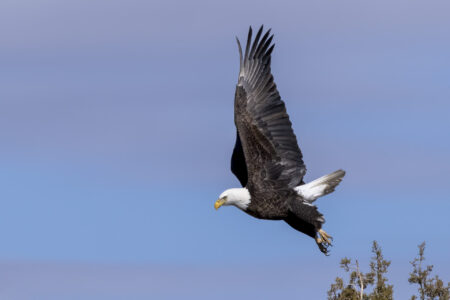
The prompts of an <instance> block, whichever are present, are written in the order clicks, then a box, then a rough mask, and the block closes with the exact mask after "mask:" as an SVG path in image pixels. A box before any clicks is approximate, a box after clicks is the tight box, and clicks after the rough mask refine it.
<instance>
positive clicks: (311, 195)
mask: <svg viewBox="0 0 450 300" xmlns="http://www.w3.org/2000/svg"><path fill="white" fill-rule="evenodd" d="M344 175H345V171H344V170H337V171H335V172H333V173H331V174H328V175H325V176H322V177H320V178H317V179H316V180H313V181H311V182H308V183H305V184H303V185H299V186H297V187H295V188H294V189H295V191H296V192H297V193H298V194H299V195H300V196H301V197H302V198H303V199H305V200H306V201H309V202H314V201H315V200H316V199H317V198H319V197H322V196H325V195H327V194H329V193H332V192H333V191H334V189H335V188H336V186H337V185H338V184H339V182H341V181H342V178H343V177H344Z"/></svg>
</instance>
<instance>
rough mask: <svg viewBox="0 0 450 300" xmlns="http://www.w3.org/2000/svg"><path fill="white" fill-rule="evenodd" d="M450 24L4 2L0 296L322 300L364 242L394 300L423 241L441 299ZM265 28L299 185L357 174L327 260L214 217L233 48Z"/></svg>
mask: <svg viewBox="0 0 450 300" xmlns="http://www.w3.org/2000/svg"><path fill="white" fill-rule="evenodd" d="M449 9H450V3H449V2H448V1H432V2H430V1H409V0H408V1H406V0H404V1H394V2H393V1H387V0H384V1H377V2H367V1H356V0H348V1H339V2H337V1H321V2H312V1H276V2H275V1H272V2H260V1H244V2H243V1H226V2H225V1H223V2H213V1H201V0H198V1H190V2H181V1H178V2H177V1H118V0H114V1H106V0H99V1H72V0H69V1H64V2H61V1H51V0H47V1H45V0H39V1H25V0H24V1H2V2H1V3H0V36H1V38H0V39H1V47H0V66H1V68H0V165H1V168H0V205H1V209H0V237H1V239H2V246H1V247H0V264H1V265H2V266H3V267H2V268H0V269H1V270H2V271H0V278H1V280H0V295H2V293H4V295H6V296H8V297H10V298H14V299H31V298H30V297H31V296H30V295H37V297H41V298H42V299H80V297H82V298H83V299H116V298H117V299H129V298H127V296H129V295H132V296H133V299H148V298H149V297H151V296H155V295H156V296H158V297H159V298H167V299H173V298H178V297H180V295H183V296H184V297H186V298H195V299H199V298H201V296H203V297H204V299H211V297H216V298H221V297H222V298H223V299H225V298H227V297H231V296H232V297H233V298H242V299H245V298H247V297H248V295H251V294H252V293H254V292H255V290H256V289H260V290H259V291H258V293H257V294H258V295H260V297H262V298H264V297H266V298H271V297H273V296H274V295H278V294H279V293H280V291H281V290H282V295H284V296H297V295H298V297H299V299H304V298H303V297H305V298H306V297H309V299H323V298H325V293H326V290H327V288H328V286H329V284H330V283H331V281H332V280H333V278H334V277H335V276H336V275H337V274H338V263H339V260H340V258H341V257H343V256H349V257H357V258H360V260H363V261H364V260H366V259H367V258H368V256H369V255H370V252H369V249H370V246H371V241H372V240H378V241H379V243H380V244H381V245H382V247H383V249H384V251H385V255H386V257H387V258H389V259H392V261H393V265H392V271H391V279H392V281H393V282H394V283H395V285H396V287H397V288H396V292H395V293H396V296H398V297H399V299H400V298H403V299H404V298H406V297H407V296H408V295H409V291H410V288H409V286H408V283H407V282H406V278H407V273H408V272H409V265H408V261H409V260H411V259H412V258H413V257H414V255H415V253H416V245H417V244H419V243H421V242H422V241H426V242H427V245H428V247H427V250H426V251H427V258H428V262H429V263H430V264H435V265H436V270H437V272H438V273H439V274H440V275H442V277H444V279H446V280H447V281H448V280H449V279H450V258H449V256H448V253H450V239H449V235H448V228H450V221H449V218H448V212H449V210H450V202H449V200H450V199H449V192H450V187H449V184H448V181H449V175H448V174H450V157H449V153H450V134H449V130H448V128H450V119H449V117H448V114H449V111H450V102H449V99H450V38H449V37H450V19H449V18H448V11H449ZM260 24H265V25H266V26H267V27H268V28H269V27H270V28H272V31H273V33H274V34H275V39H274V40H275V43H276V47H275V50H274V54H273V60H272V63H273V72H274V75H275V81H276V83H277V85H278V88H279V90H280V93H281V96H282V98H283V99H284V100H285V101H286V104H287V109H288V112H289V114H290V116H291V120H292V122H293V126H294V130H295V132H296V134H297V136H298V140H299V144H300V147H301V149H302V151H303V154H304V159H305V161H306V165H307V167H308V173H307V175H306V180H312V179H314V178H316V177H318V176H321V175H323V174H325V173H329V172H331V171H334V170H336V169H338V168H343V169H345V170H346V171H347V175H346V177H345V179H344V181H343V182H342V184H341V186H339V188H338V189H337V191H336V192H335V193H334V194H332V195H330V196H327V197H326V198H323V199H321V200H319V201H318V206H319V208H320V210H321V211H322V212H323V213H324V214H325V217H326V220H327V223H326V224H325V229H326V230H327V231H328V232H330V233H331V234H332V235H333V236H334V237H335V246H334V247H333V249H332V252H331V256H330V257H324V256H323V255H322V254H321V253H320V252H319V251H318V250H317V247H316V246H315V243H314V242H313V240H312V239H310V238H308V237H306V236H304V235H301V234H300V233H298V232H296V231H294V230H291V229H290V228H289V227H288V226H287V225H286V224H283V223H281V222H269V221H261V220H256V219H253V218H251V217H249V216H247V215H245V214H243V213H242V212H240V211H238V210H237V209H234V208H224V209H221V210H219V211H218V212H216V211H214V209H213V203H214V201H215V200H216V198H217V196H218V195H219V194H220V193H221V192H222V191H223V190H224V189H226V188H229V187H233V186H237V185H238V181H237V180H236V179H235V178H234V177H233V175H232V174H231V172H230V171H229V160H230V155H231V151H232V148H233V143H234V134H235V128H234V124H233V96H234V86H235V82H236V79H237V71H238V64H239V62H238V52H237V46H236V43H235V40H234V37H235V36H236V35H237V36H239V37H240V38H241V40H245V37H246V34H247V30H248V26H249V25H253V26H254V27H258V26H259V25H260ZM379 220H382V222H379ZM375 221H378V223H376V224H375V223H374V222H375ZM111 268H112V269H114V270H116V271H111ZM115 268H116V269H115ZM93 270H95V271H93ZM11 274H15V275H14V276H13V275H11ZM87 274H91V275H89V276H91V278H92V280H89V281H83V280H82V279H80V278H85V276H88V275H87ZM92 274H95V275H92ZM111 274H113V275H111ZM114 274H116V275H114ZM109 275H111V276H109ZM296 276H298V277H296ZM187 277H188V278H190V280H192V283H190V282H189V281H186V278H187ZM72 278H78V279H80V280H81V281H80V282H79V284H78V279H75V280H72ZM130 278H136V281H132V280H130ZM154 278H158V280H159V281H158V280H156V283H155V279H154ZM296 278H298V280H297V279H296ZM37 279H39V280H40V281H41V284H36V280H37ZM56 280H58V281H59V284H57V285H58V286H59V287H58V289H56V288H55V287H54V285H52V283H53V282H55V281H56ZM2 282H3V283H2ZM5 282H8V284H5ZM33 282H34V283H33ZM149 282H152V283H151V284H150V283H149ZM214 285H216V286H214ZM23 286H25V287H26V288H25V289H22V287H23ZM19 287H20V288H19ZM213 287H214V288H213ZM19 290H21V291H22V292H19ZM27 291H28V292H29V293H28V294H27ZM216 293H217V294H216ZM114 297H116V298H114ZM33 299H34V298H33ZM227 299H228V298H227Z"/></svg>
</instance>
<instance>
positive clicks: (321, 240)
mask: <svg viewBox="0 0 450 300" xmlns="http://www.w3.org/2000/svg"><path fill="white" fill-rule="evenodd" d="M332 240H333V238H332V237H331V235H329V234H328V233H326V232H325V231H324V230H323V229H319V231H317V233H316V243H317V246H319V249H320V251H322V252H323V253H325V254H327V253H328V247H330V246H331V241H332Z"/></svg>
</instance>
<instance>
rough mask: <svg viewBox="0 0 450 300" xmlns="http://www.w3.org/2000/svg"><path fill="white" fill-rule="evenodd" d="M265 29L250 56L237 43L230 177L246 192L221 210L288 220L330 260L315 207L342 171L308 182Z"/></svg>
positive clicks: (250, 46)
mask: <svg viewBox="0 0 450 300" xmlns="http://www.w3.org/2000/svg"><path fill="white" fill-rule="evenodd" d="M262 32H263V26H261V28H260V29H259V31H258V33H257V34H256V36H255V39H254V40H253V43H252V28H251V27H250V29H249V33H248V38H247V44H246V47H245V53H244V54H243V53H242V47H241V44H240V42H239V39H238V38H236V40H237V44H238V48H239V56H240V69H239V78H238V83H237V86H236V92H235V99H234V122H235V125H236V129H237V134H236V143H235V146H234V150H233V154H232V156H231V171H232V172H233V173H234V175H235V176H236V177H237V178H238V180H239V181H240V183H241V185H242V188H232V189H228V190H226V191H224V192H223V193H222V194H221V195H220V197H219V199H218V200H217V201H216V202H215V204H214V207H215V208H216V210H217V209H218V208H219V207H221V206H223V205H234V206H236V207H238V208H239V209H241V210H243V211H244V212H246V213H247V214H249V215H251V216H253V217H256V218H259V219H267V220H284V221H285V222H286V223H287V224H289V225H290V226H291V227H293V228H294V229H296V230H298V231H300V232H302V233H304V234H306V235H308V236H311V237H312V238H314V239H315V241H316V243H317V245H318V247H319V249H320V251H322V252H323V253H325V254H327V253H328V248H329V246H331V240H332V238H331V236H330V235H328V234H327V233H326V232H325V231H324V230H323V229H322V225H323V223H324V222H325V219H324V217H323V215H322V214H321V213H320V212H319V211H318V210H317V207H316V206H315V205H314V204H313V203H314V201H315V200H316V199H317V198H319V197H321V196H324V195H327V194H329V193H331V192H333V191H334V189H335V188H336V186H337V185H338V184H339V182H341V180H342V178H343V177H344V175H345V172H344V171H343V170H338V171H335V172H333V173H331V174H328V175H325V176H323V177H320V178H318V179H316V180H314V181H311V182H309V183H305V182H304V181H303V176H305V173H306V167H305V164H304V162H303V157H302V153H301V151H300V148H299V147H298V143H297V138H296V136H295V134H294V131H293V130H292V124H291V122H290V120H289V116H288V114H287V113H286V107H285V104H284V102H283V101H282V100H281V98H280V95H279V93H278V90H277V87H276V85H275V83H274V80H273V76H272V74H271V71H270V61H271V53H272V50H273V48H274V46H275V45H274V44H272V39H273V35H270V29H269V30H268V31H267V32H266V33H265V34H264V36H262V38H261V35H262Z"/></svg>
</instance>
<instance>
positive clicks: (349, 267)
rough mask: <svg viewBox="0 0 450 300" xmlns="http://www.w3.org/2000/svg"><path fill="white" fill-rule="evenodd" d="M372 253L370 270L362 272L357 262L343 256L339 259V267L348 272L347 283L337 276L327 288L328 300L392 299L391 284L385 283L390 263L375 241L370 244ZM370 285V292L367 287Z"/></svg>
mask: <svg viewBox="0 0 450 300" xmlns="http://www.w3.org/2000/svg"><path fill="white" fill-rule="evenodd" d="M372 253H373V254H374V256H373V257H372V258H371V261H370V272H368V273H363V272H361V271H360V268H359V262H358V260H355V262H354V263H352V261H351V259H349V258H343V259H342V260H341V268H342V269H344V271H345V272H347V273H349V275H350V276H349V280H348V283H346V284H345V283H344V279H342V278H340V277H337V278H336V280H335V282H334V283H333V284H332V285H331V287H330V289H329V290H328V293H327V294H328V300H392V299H393V286H392V285H388V284H387V278H386V277H385V274H386V273H387V270H388V267H389V265H390V264H391V262H390V261H387V260H385V259H384V257H383V253H382V251H381V248H380V246H379V245H378V243H377V242H376V241H374V242H373V244H372ZM369 287H372V290H371V292H370V293H367V289H368V288H369Z"/></svg>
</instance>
